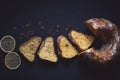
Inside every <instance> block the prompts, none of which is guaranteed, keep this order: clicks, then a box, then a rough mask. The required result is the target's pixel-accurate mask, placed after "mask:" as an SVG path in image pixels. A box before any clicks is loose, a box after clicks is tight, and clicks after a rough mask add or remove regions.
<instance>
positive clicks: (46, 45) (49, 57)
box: [38, 37, 58, 62]
mask: <svg viewBox="0 0 120 80" xmlns="http://www.w3.org/2000/svg"><path fill="white" fill-rule="evenodd" d="M38 56H39V58H40V59H42V60H46V61H50V62H57V60H58V58H57V56H56V53H55V48H54V39H53V37H47V38H46V39H45V40H44V41H43V42H42V45H41V47H40V49H39V51H38Z"/></svg>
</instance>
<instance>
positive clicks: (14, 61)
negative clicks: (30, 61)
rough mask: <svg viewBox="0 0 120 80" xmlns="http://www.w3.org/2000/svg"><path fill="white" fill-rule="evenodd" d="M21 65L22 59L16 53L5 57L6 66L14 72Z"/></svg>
mask: <svg viewBox="0 0 120 80" xmlns="http://www.w3.org/2000/svg"><path fill="white" fill-rule="evenodd" d="M20 64H21V58H20V56H19V55H18V54H17V53H16V52H10V53H8V54H7V55H6V56H5V66H6V67H7V68H8V69H10V70H14V69H17V68H18V67H19V66H20Z"/></svg>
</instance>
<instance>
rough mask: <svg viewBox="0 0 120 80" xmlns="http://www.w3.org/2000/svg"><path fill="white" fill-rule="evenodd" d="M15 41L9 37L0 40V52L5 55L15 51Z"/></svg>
mask: <svg viewBox="0 0 120 80" xmlns="http://www.w3.org/2000/svg"><path fill="white" fill-rule="evenodd" d="M15 45H16V41H15V39H14V38H13V37H12V36H10V35H6V36H4V37H3V38H2V39H1V40H0V47H1V50H2V51H3V52H5V53H8V52H12V51H13V50H14V49H15Z"/></svg>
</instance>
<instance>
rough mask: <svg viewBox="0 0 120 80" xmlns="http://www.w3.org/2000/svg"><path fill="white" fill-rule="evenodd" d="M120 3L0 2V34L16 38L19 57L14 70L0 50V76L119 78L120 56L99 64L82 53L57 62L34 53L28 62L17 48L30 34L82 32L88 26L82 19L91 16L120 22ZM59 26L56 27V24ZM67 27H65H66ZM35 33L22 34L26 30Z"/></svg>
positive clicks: (12, 79)
mask: <svg viewBox="0 0 120 80" xmlns="http://www.w3.org/2000/svg"><path fill="white" fill-rule="evenodd" d="M119 8H120V5H119V1H115V0H106V1H105V0H103V1H102V0H100V1H98V0H91V1H90V0H89V1H88V0H79V1H76V2H75V1H70V0H69V1H60V0H58V1H51V0H39V1H35V0H26V1H25V0H24V1H21V0H16V1H15V0H14V1H11V0H8V1H5V0H4V1H1V2H0V38H2V37H3V36H5V35H12V36H13V37H14V38H15V39H16V42H17V44H16V48H15V50H14V51H16V52H17V53H18V54H19V55H20V57H21V60H22V63H21V66H20V67H19V68H18V69H16V70H13V71H11V70H9V69H7V68H6V67H5V65H4V57H5V55H6V53H4V52H3V51H2V50H0V80H120V56H119V55H118V57H116V58H115V59H113V60H112V61H111V62H109V63H106V64H98V63H95V62H92V61H90V60H88V59H87V58H83V57H76V58H74V59H70V60H62V59H61V58H60V57H59V60H58V62H57V63H50V62H46V61H42V60H40V59H39V58H38V56H37V55H36V58H35V61H34V62H33V63H30V62H28V61H27V60H26V59H25V58H24V57H23V55H22V54H20V52H19V51H18V48H19V45H20V44H22V43H24V42H25V41H27V40H28V39H29V38H30V37H32V36H40V37H42V39H43V40H44V39H45V38H46V37H47V36H53V37H54V40H55V46H56V47H55V48H56V54H58V51H57V44H56V39H57V37H58V36H59V35H65V36H66V37H67V38H68V33H69V32H70V30H73V29H74V30H77V31H80V32H84V33H89V34H91V32H90V31H89V30H88V28H87V26H86V25H85V24H84V21H85V20H87V19H90V18H94V17H98V18H105V19H108V20H110V21H112V22H113V23H115V24H116V25H117V26H120V9H119ZM58 26H59V27H58ZM66 27H68V28H66ZM30 30H31V31H34V34H32V35H28V36H23V35H22V34H26V33H28V31H30Z"/></svg>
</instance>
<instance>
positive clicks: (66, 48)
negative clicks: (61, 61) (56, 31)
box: [57, 35, 78, 59]
mask: <svg viewBox="0 0 120 80" xmlns="http://www.w3.org/2000/svg"><path fill="white" fill-rule="evenodd" d="M57 43H58V47H59V51H60V55H61V56H62V57H63V58H66V59H70V58H73V57H75V56H76V55H77V54H78V51H77V50H76V48H75V47H74V46H73V45H72V44H71V43H70V41H69V40H68V39H67V38H66V37H65V36H63V35H61V36H59V37H58V39H57Z"/></svg>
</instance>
